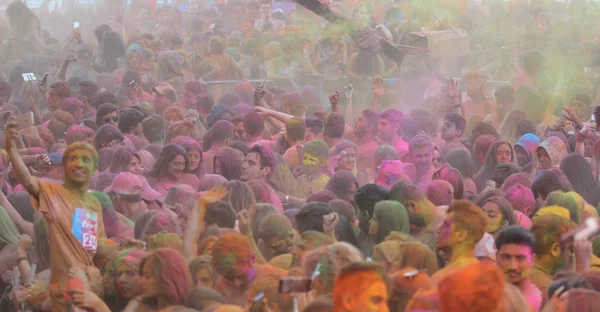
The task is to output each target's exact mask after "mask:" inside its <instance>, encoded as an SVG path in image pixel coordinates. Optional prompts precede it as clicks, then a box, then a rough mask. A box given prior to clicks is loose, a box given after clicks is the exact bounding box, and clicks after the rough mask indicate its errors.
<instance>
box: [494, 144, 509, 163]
mask: <svg viewBox="0 0 600 312" xmlns="http://www.w3.org/2000/svg"><path fill="white" fill-rule="evenodd" d="M511 156H512V151H511V149H510V145H508V144H500V145H499V146H498V148H497V149H496V164H498V165H499V164H503V163H508V162H510V159H511Z"/></svg>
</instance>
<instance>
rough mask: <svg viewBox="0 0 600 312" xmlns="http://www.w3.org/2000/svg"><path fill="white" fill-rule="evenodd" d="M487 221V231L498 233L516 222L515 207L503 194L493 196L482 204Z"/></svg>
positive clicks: (492, 233)
mask: <svg viewBox="0 0 600 312" xmlns="http://www.w3.org/2000/svg"><path fill="white" fill-rule="evenodd" d="M481 208H482V209H483V215H484V217H485V219H486V221H487V228H486V230H485V231H486V232H487V233H490V234H491V235H496V233H498V231H500V230H502V229H503V228H505V227H507V226H509V225H513V224H516V223H517V221H516V218H515V215H514V212H513V207H512V205H511V204H510V202H509V201H508V200H506V199H505V198H504V197H501V196H492V197H490V198H488V199H486V200H485V201H484V202H483V204H482V205H481Z"/></svg>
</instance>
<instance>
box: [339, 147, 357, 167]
mask: <svg viewBox="0 0 600 312" xmlns="http://www.w3.org/2000/svg"><path fill="white" fill-rule="evenodd" d="M342 153H344V155H342V157H340V160H339V161H338V169H340V170H348V171H352V170H353V169H354V168H355V167H356V150H355V149H354V148H352V147H349V148H347V149H345V150H344V151H343V152H342Z"/></svg>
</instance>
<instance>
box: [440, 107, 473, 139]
mask: <svg viewBox="0 0 600 312" xmlns="http://www.w3.org/2000/svg"><path fill="white" fill-rule="evenodd" d="M466 127H467V121H466V120H465V119H464V118H463V117H462V116H461V115H459V114H457V113H448V114H446V116H445V117H444V125H443V126H442V132H441V133H440V136H441V137H442V139H443V140H444V141H446V145H448V144H454V143H459V141H458V139H460V137H461V136H462V135H463V133H464V131H465V128H466Z"/></svg>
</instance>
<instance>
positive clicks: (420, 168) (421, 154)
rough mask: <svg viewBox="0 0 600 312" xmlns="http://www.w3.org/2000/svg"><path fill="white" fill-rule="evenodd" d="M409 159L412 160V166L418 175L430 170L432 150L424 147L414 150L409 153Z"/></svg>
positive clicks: (429, 147)
mask: <svg viewBox="0 0 600 312" xmlns="http://www.w3.org/2000/svg"><path fill="white" fill-rule="evenodd" d="M410 157H411V158H412V160H413V164H414V165H415V168H416V169H417V172H419V173H425V172H427V171H429V169H430V168H431V165H432V164H431V159H432V158H433V148H431V146H425V147H421V148H414V149H412V150H411V151H410Z"/></svg>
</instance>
